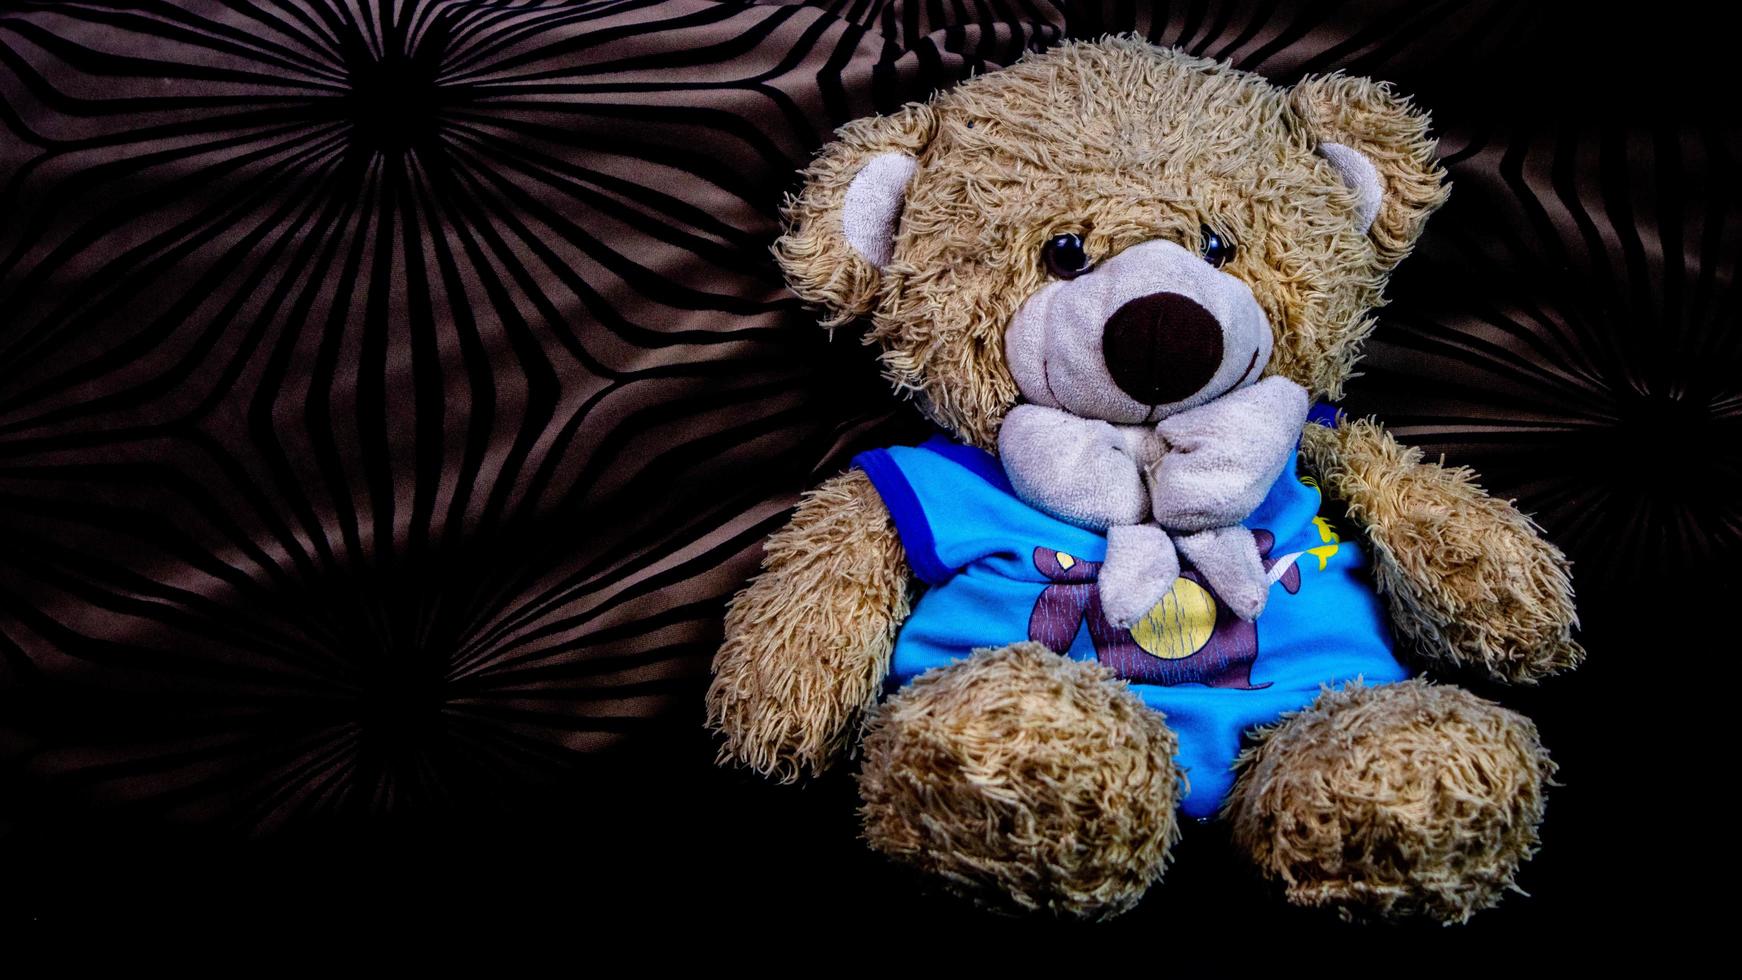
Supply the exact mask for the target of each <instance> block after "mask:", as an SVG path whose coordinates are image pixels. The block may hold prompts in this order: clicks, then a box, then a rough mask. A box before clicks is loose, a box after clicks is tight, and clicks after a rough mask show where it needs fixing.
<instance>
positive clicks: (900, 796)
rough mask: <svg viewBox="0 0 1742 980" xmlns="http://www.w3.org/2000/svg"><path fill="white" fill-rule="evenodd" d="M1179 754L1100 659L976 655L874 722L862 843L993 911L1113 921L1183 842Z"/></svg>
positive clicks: (1021, 649) (996, 652)
mask: <svg viewBox="0 0 1742 980" xmlns="http://www.w3.org/2000/svg"><path fill="white" fill-rule="evenodd" d="M1176 751H1177V743H1176V741H1175V738H1174V734H1173V732H1171V731H1169V730H1168V727H1167V725H1166V724H1164V723H1163V721H1162V717H1161V715H1160V714H1159V713H1157V712H1155V711H1153V710H1151V709H1150V708H1148V707H1147V706H1146V705H1144V703H1143V702H1142V701H1141V700H1140V699H1139V698H1138V697H1137V695H1136V694H1134V693H1132V692H1131V690H1130V688H1129V687H1128V686H1126V685H1125V684H1123V683H1121V682H1120V681H1118V680H1116V679H1115V678H1114V677H1113V676H1112V673H1111V672H1110V671H1108V670H1107V669H1106V668H1104V667H1102V666H1101V665H1099V664H1097V663H1094V662H1085V661H1075V660H1070V659H1067V658H1065V657H1062V656H1059V655H1058V654H1056V653H1053V652H1052V651H1051V650H1048V649H1047V648H1046V647H1044V646H1042V645H1041V644H1038V643H1033V642H1027V643H1018V644H1015V645H1012V646H1007V647H1002V648H998V649H982V650H977V651H975V653H974V654H973V655H972V656H970V657H968V658H966V659H963V660H959V661H956V662H955V663H952V664H950V665H947V666H944V667H939V668H937V669H934V670H931V671H928V672H927V673H925V674H922V675H921V676H919V677H918V678H916V679H915V680H914V681H913V682H912V683H911V684H910V685H909V686H908V687H906V688H904V689H903V690H901V691H899V692H897V693H895V694H894V695H891V696H890V698H889V699H888V700H887V701H885V702H883V703H882V704H881V705H879V706H878V707H877V709H876V710H875V711H874V712H873V713H872V717H871V720H870V723H869V725H868V729H867V733H866V736H865V741H864V765H863V768H862V770H861V772H860V773H859V792H860V796H861V798H862V800H863V802H862V804H861V807H860V811H859V812H860V817H861V818H862V820H863V822H864V836H865V839H866V840H867V841H868V842H869V843H870V844H871V846H872V847H873V848H874V849H876V850H878V851H880V852H882V853H883V854H885V855H887V856H889V857H890V858H893V859H894V860H896V861H898V862H900V863H902V864H905V865H907V866H909V867H912V868H915V869H918V870H920V871H922V872H926V873H929V874H932V875H935V876H936V877H937V879H938V880H939V881H940V883H941V884H942V885H943V886H944V887H945V888H946V889H947V890H949V891H951V892H954V893H956V894H958V895H960V896H962V897H964V898H966V899H968V900H970V901H972V902H974V903H975V904H978V905H980V906H982V907H985V908H989V909H992V910H995V911H1000V912H1006V913H1020V912H1036V911H1040V912H1049V913H1052V914H1055V915H1059V916H1061V917H1067V918H1082V919H1104V918H1109V917H1111V916H1114V915H1117V914H1119V913H1121V912H1124V911H1126V910H1127V909H1129V908H1131V907H1132V906H1133V905H1135V904H1136V903H1137V900H1138V898H1139V897H1141V896H1142V895H1143V893H1144V892H1145V891H1146V890H1148V888H1149V887H1150V886H1151V885H1152V884H1154V883H1155V882H1156V881H1157V880H1159V879H1160V877H1161V874H1162V870H1163V867H1164V865H1165V863H1166V861H1167V856H1168V851H1169V848H1170V847H1171V846H1172V844H1173V841H1174V840H1175V838H1176V837H1177V836H1178V825H1177V821H1176V816H1175V807H1176V804H1177V802H1178V800H1179V798H1180V796H1181V794H1182V792H1183V787H1182V777H1181V775H1180V773H1179V770H1178V768H1177V767H1176V766H1175V764H1174V762H1173V757H1174V754H1175V752H1176Z"/></svg>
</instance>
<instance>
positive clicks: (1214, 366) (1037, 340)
mask: <svg viewBox="0 0 1742 980" xmlns="http://www.w3.org/2000/svg"><path fill="white" fill-rule="evenodd" d="M1427 124H1428V120H1427V117H1426V116H1425V114H1423V113H1421V112H1419V111H1418V110H1416V109H1414V108H1413V107H1412V106H1411V105H1410V104H1409V103H1408V102H1407V101H1405V100H1403V99H1401V98H1399V97H1398V96H1396V95H1394V94H1393V93H1392V92H1391V91H1390V90H1389V89H1388V88H1387V86H1385V85H1384V84H1382V83H1379V82H1374V81H1370V80H1367V79H1363V78H1355V77H1349V76H1345V75H1341V74H1333V75H1329V76H1320V77H1313V78H1308V79H1306V80H1304V81H1302V82H1300V83H1299V84H1297V85H1295V86H1294V87H1292V88H1279V87H1277V86H1275V85H1272V84H1271V83H1269V82H1268V81H1266V80H1265V79H1263V78H1262V77H1260V76H1258V75H1255V74H1252V73H1249V72H1243V71H1239V70H1236V69H1234V68H1233V67H1231V66H1230V65H1228V64H1225V63H1219V62H1215V61H1210V60H1206V59H1202V58H1196V57H1192V56H1190V55H1187V54H1184V53H1182V52H1179V51H1176V50H1171V49H1166V48H1159V47H1155V46H1153V45H1150V44H1148V43H1145V42H1144V41H1142V40H1140V39H1137V38H1133V37H1115V38H1104V39H1102V40H1099V41H1079V42H1071V43H1067V44H1064V45H1062V46H1060V47H1057V48H1054V49H1052V50H1050V51H1047V52H1046V53H1043V54H1036V55H1030V56H1028V57H1025V58H1024V59H1022V60H1021V61H1019V62H1018V63H1016V64H1014V65H1012V66H1010V67H1008V68H1004V69H1001V70H999V71H995V72H992V73H989V74H986V75H981V76H978V77H976V78H973V79H970V80H969V81H967V82H964V83H962V84H961V85H959V86H957V87H955V88H954V89H951V90H949V91H947V92H944V93H942V94H940V95H938V96H936V97H935V98H933V99H932V100H931V101H930V102H928V103H923V104H922V103H913V104H909V105H907V106H905V107H904V108H902V109H901V110H899V111H897V112H895V113H892V114H890V115H885V116H877V117H872V118H868V119H862V120H858V121H856V122H852V123H849V124H848V125H846V126H844V127H842V128H841V130H840V131H839V133H838V134H837V137H838V138H837V139H836V140H835V141H834V142H833V143H831V144H829V145H828V146H826V147H825V148H824V149H823V150H822V151H821V153H819V155H818V156H817V158H816V160H815V161H814V162H813V163H812V165H811V166H810V168H809V169H808V170H807V171H806V173H805V183H804V186H803V189H802V190H801V191H800V192H799V193H798V194H797V195H796V196H794V197H792V198H789V199H788V201H787V202H786V207H785V209H784V217H785V219H786V234H784V235H783V236H782V237H781V238H780V239H779V240H778V241H777V242H776V244H775V248H774V251H775V255H776V258H777V259H778V260H779V262H780V264H781V268H782V269H783V270H784V271H785V273H786V276H787V279H788V282H789V283H790V284H791V286H792V288H793V290H794V291H795V292H796V293H797V294H798V295H799V296H800V297H802V298H804V299H805V300H807V301H809V302H811V303H814V304H816V305H818V306H820V307H822V308H823V309H824V310H825V311H826V315H825V318H824V321H823V322H824V324H825V325H827V326H831V327H832V326H835V325H838V324H841V323H844V322H846V321H848V320H851V319H854V318H857V317H863V316H866V315H869V316H870V318H871V324H872V326H871V330H870V331H869V332H868V334H867V335H866V340H867V342H868V343H876V344H879V345H881V348H882V354H881V357H882V361H883V366H884V371H885V374H886V375H887V376H888V378H889V380H890V381H891V382H892V383H893V384H894V385H895V386H896V387H897V388H898V389H899V390H901V391H903V392H906V393H909V394H911V395H913V396H914V397H915V398H916V399H917V400H918V402H919V404H920V405H921V407H922V408H923V409H924V411H925V412H926V413H927V414H928V415H929V416H930V417H931V418H932V420H933V421H935V422H936V423H938V424H939V425H941V426H943V427H944V428H945V429H947V430H949V431H950V432H952V433H953V434H954V435H955V436H956V437H957V438H959V439H961V440H962V441H964V442H967V443H969V444H972V445H978V446H980V447H981V448H984V449H988V450H992V451H996V445H997V432H998V426H999V424H1000V422H1001V421H1002V419H1003V417H1004V415H1005V413H1006V412H1008V411H1009V409H1010V408H1011V406H1013V405H1015V404H1016V403H1017V402H1018V400H1021V399H1026V400H1028V401H1031V402H1036V403H1040V404H1046V405H1050V406H1052V407H1056V408H1063V409H1066V410H1068V411H1070V412H1072V413H1073V414H1077V415H1081V416H1085V417H1093V418H1100V419H1106V420H1108V421H1111V422H1116V423H1129V424H1137V423H1143V422H1148V421H1155V420H1156V419H1158V418H1160V417H1162V416H1164V415H1166V414H1169V413H1170V412H1172V411H1178V410H1181V409H1184V408H1188V407H1191V406H1193V405H1196V404H1201V403H1202V402H1204V401H1207V400H1209V399H1211V398H1214V397H1216V396H1217V395H1219V394H1221V393H1223V392H1225V391H1228V390H1230V389H1232V388H1233V387H1236V386H1238V385H1241V384H1249V383H1251V382H1252V381H1255V380H1257V378H1258V377H1261V376H1264V375H1269V374H1279V375H1282V376H1284V377H1287V378H1289V379H1290V380H1293V381H1295V382H1296V383H1298V384H1300V385H1301V386H1303V387H1304V388H1306V389H1307V390H1308V391H1309V392H1310V393H1311V394H1312V395H1313V396H1315V397H1318V398H1323V399H1330V400H1334V399H1337V398H1339V397H1341V394H1342V386H1343V382H1344V381H1345V380H1346V379H1347V378H1348V377H1349V375H1350V372H1351V370H1352V368H1353V366H1354V364H1355V361H1356V360H1357V358H1358V357H1359V352H1360V346H1361V342H1362V340H1363V339H1364V338H1365V337H1366V335H1367V334H1368V333H1369V332H1370V331H1371V329H1372V326H1373V321H1372V318H1371V316H1370V314H1371V311H1372V310H1373V309H1374V308H1375V307H1376V306H1378V305H1379V304H1380V303H1381V302H1382V290H1383V288H1384V284H1385V279H1386V276H1387V275H1388V274H1389V272H1390V270H1391V269H1392V268H1393V267H1394V266H1395V265H1396V264H1397V263H1398V261H1399V260H1401V259H1402V258H1403V257H1404V255H1405V254H1407V253H1408V251H1409V249H1410V248H1411V246H1412V245H1413V244H1414V242H1415V240H1416V238H1417V237H1418V236H1419V235H1420V233H1421V229H1422V225H1423V223H1424V222H1425V221H1426V219H1427V217H1428V215H1429V214H1430V213H1431V212H1432V211H1433V210H1434V209H1435V208H1437V207H1438V206H1439V205H1440V204H1441V203H1442V202H1443V201H1444V200H1445V197H1446V193H1447V190H1448V188H1447V186H1446V185H1445V184H1444V176H1445V175H1444V171H1443V170H1442V169H1441V168H1440V166H1439V164H1438V162H1437V159H1436V157H1435V154H1434V144H1433V142H1432V141H1431V140H1430V139H1429V138H1428V136H1427Z"/></svg>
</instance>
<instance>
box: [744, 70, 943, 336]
mask: <svg viewBox="0 0 1742 980" xmlns="http://www.w3.org/2000/svg"><path fill="white" fill-rule="evenodd" d="M936 130H937V122H936V116H935V114H934V113H933V111H932V109H931V107H930V106H929V105H926V104H924V103H918V102H915V103H910V104H908V105H906V106H904V107H902V108H901V109H900V110H898V111H896V112H893V113H890V114H889V115H887V116H873V117H871V118H868V119H859V120H855V121H853V122H850V123H848V124H847V125H845V126H842V127H841V128H840V130H838V131H837V132H836V134H835V141H834V142H832V143H830V144H828V145H827V146H825V147H823V149H822V151H821V152H820V153H818V154H817V158H816V159H815V160H814V161H812V162H811V165H810V167H809V168H807V169H806V170H805V173H804V187H803V189H801V190H800V191H799V192H798V194H797V195H796V196H794V197H791V198H789V199H788V200H787V201H786V205H785V207H784V208H783V209H782V211H781V214H782V217H783V218H784V219H785V222H786V234H784V235H782V236H780V238H779V239H778V240H776V241H775V243H774V257H775V258H776V259H778V260H779V262H780V268H781V271H782V272H785V273H786V281H787V284H788V285H790V286H791V287H792V290H793V292H795V293H797V294H798V295H799V296H800V297H802V298H803V299H805V300H807V301H809V302H811V303H815V304H817V305H818V306H821V307H823V308H824V309H825V310H826V311H827V312H826V315H825V316H824V317H823V320H822V323H823V325H824V326H830V327H832V326H835V325H836V324H840V323H845V322H846V321H848V320H850V319H852V318H853V317H856V316H862V315H864V314H866V313H869V312H870V311H871V307H872V305H873V303H875V301H876V297H877V286H878V283H879V282H880V281H881V279H882V275H883V267H884V266H886V265H888V264H889V261H890V258H891V256H892V255H893V252H894V244H895V235H896V231H897V229H898V228H899V226H900V221H901V211H902V207H903V205H904V204H905V203H906V200H907V185H908V183H909V182H910V181H911V180H912V179H913V175H914V173H915V171H917V170H918V168H919V156H920V154H921V153H923V152H924V150H925V147H926V145H927V144H928V143H930V142H931V138H932V134H933V133H934V132H936Z"/></svg>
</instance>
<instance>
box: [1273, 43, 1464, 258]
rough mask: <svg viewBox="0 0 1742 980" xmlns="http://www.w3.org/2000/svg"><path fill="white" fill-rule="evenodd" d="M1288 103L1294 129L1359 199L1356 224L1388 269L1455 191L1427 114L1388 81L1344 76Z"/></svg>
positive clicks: (1300, 89) (1314, 84)
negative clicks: (1387, 82) (1430, 130)
mask: <svg viewBox="0 0 1742 980" xmlns="http://www.w3.org/2000/svg"><path fill="white" fill-rule="evenodd" d="M1288 101H1289V109H1290V111H1291V113H1292V115H1293V118H1294V122H1295V125H1296V126H1297V127H1298V128H1299V130H1300V131H1301V132H1302V133H1303V135H1305V136H1306V137H1307V139H1308V141H1309V142H1311V143H1312V144H1313V146H1314V148H1315V149H1316V150H1317V151H1318V154H1319V156H1321V157H1323V158H1324V160H1325V162H1326V163H1328V164H1329V165H1330V167H1331V168H1332V169H1333V170H1335V171H1336V172H1337V175H1338V176H1339V177H1341V178H1342V179H1343V183H1344V184H1346V185H1348V187H1349V190H1350V191H1351V192H1353V194H1354V196H1355V209H1354V213H1353V214H1352V215H1351V218H1352V219H1353V220H1354V221H1355V223H1356V224H1357V225H1358V226H1360V227H1362V228H1363V230H1365V231H1366V232H1367V235H1368V237H1369V239H1370V240H1371V241H1372V243H1373V248H1374V252H1375V253H1376V256H1377V259H1378V262H1379V266H1380V268H1381V269H1385V270H1389V269H1390V268H1391V267H1392V266H1395V265H1396V264H1397V263H1398V262H1399V261H1401V260H1402V259H1403V257H1404V256H1405V255H1408V254H1409V250H1410V248H1411V247H1413V246H1414V245H1415V241H1416V239H1417V238H1419V237H1421V231H1422V226H1423V225H1424V224H1426V222H1427V218H1428V215H1430V214H1432V213H1433V212H1434V210H1435V209H1436V208H1438V207H1439V206H1440V205H1441V204H1444V203H1445V200H1446V195H1447V193H1448V192H1449V191H1450V190H1451V188H1450V186H1449V185H1447V184H1446V183H1445V176H1446V172H1445V169H1444V168H1443V167H1441V166H1440V162H1439V157H1438V156H1437V155H1436V153H1435V145H1434V140H1432V139H1431V138H1429V137H1428V134H1427V128H1428V115H1427V113H1425V112H1422V111H1421V110H1419V109H1416V108H1415V107H1414V106H1412V105H1410V103H1409V101H1408V100H1407V99H1404V98H1402V97H1400V96H1398V95H1396V94H1395V93H1393V92H1392V91H1391V89H1390V87H1389V86H1388V85H1386V84H1385V83H1383V82H1376V81H1373V80H1372V79H1368V78H1358V77H1354V76H1350V75H1344V74H1341V73H1337V74H1332V75H1321V76H1315V77H1310V78H1307V79H1305V80H1304V81H1302V82H1301V83H1300V84H1298V85H1296V86H1295V87H1294V88H1293V89H1291V90H1290V91H1289V97H1288Z"/></svg>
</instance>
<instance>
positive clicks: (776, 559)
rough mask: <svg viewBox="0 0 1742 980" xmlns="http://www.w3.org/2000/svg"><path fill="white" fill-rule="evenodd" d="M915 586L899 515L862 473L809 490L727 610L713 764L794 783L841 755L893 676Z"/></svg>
mask: <svg viewBox="0 0 1742 980" xmlns="http://www.w3.org/2000/svg"><path fill="white" fill-rule="evenodd" d="M910 585H911V573H910V572H909V568H908V562H907V557H906V553H905V552H904V551H903V550H902V547H901V540H900V538H899V536H898V535H897V533H896V530H895V524H894V521H893V520H892V519H891V517H890V515H889V511H888V509H887V508H886V507H885V506H884V504H883V500H882V498H881V497H879V496H878V494H877V490H876V488H875V487H874V486H873V485H872V483H871V480H870V478H869V477H867V476H866V475H865V473H864V472H863V471H861V470H857V469H855V470H850V471H848V472H846V473H843V474H841V475H840V476H837V477H834V478H832V479H830V480H828V481H827V482H825V483H823V484H822V485H820V486H819V487H817V488H816V489H815V490H812V491H810V492H809V493H807V494H806V495H805V496H804V497H803V498H802V499H801V500H800V502H799V505H798V509H797V510H796V512H795V513H794V514H793V517H792V520H791V521H790V522H789V523H788V524H787V525H786V527H784V528H782V529H781V530H780V531H778V532H776V533H775V534H774V535H773V536H772V537H770V538H769V540H768V544H767V549H766V552H765V555H764V558H763V561H762V571H761V573H760V574H759V575H757V576H756V578H755V579H753V580H752V581H751V582H750V584H749V585H748V587H746V588H745V589H744V590H743V591H741V592H739V593H738V594H737V595H736V596H735V597H733V600H732V602H731V605H730V607H729V608H728V610H727V613H726V623H725V642H724V643H723V644H722V645H721V647H720V650H719V652H718V653H717V654H716V655H715V657H714V664H713V680H712V682H711V684H710V685H709V687H708V693H707V724H708V727H709V728H711V729H712V730H714V731H715V732H716V733H717V734H719V735H720V736H721V737H722V739H723V741H722V744H721V746H720V752H719V761H720V763H721V764H729V763H733V762H735V763H737V764H740V765H744V766H747V767H749V768H752V769H755V770H757V771H758V772H761V773H762V774H764V775H767V776H771V777H775V778H778V779H780V780H781V781H782V782H790V781H793V780H795V779H797V778H799V777H800V776H802V775H807V774H808V775H819V774H821V773H822V772H824V771H825V770H826V769H828V768H829V766H830V765H831V764H832V763H834V762H835V761H836V760H837V759H839V758H841V757H842V756H843V755H845V754H846V752H847V751H848V750H849V749H850V748H851V747H852V745H853V744H854V743H855V742H856V741H857V740H858V735H859V729H860V727H861V726H862V723H863V720H864V716H865V712H866V711H867V710H868V709H869V708H870V707H871V706H872V705H874V704H875V703H876V701H877V696H878V694H879V692H880V690H881V688H882V684H883V681H884V678H885V677H886V676H887V675H888V672H889V663H890V656H891V653H892V652H893V650H894V646H895V633H896V630H897V629H898V628H899V627H900V625H901V623H902V621H903V620H905V619H906V618H907V615H908V611H909V608H910Z"/></svg>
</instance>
